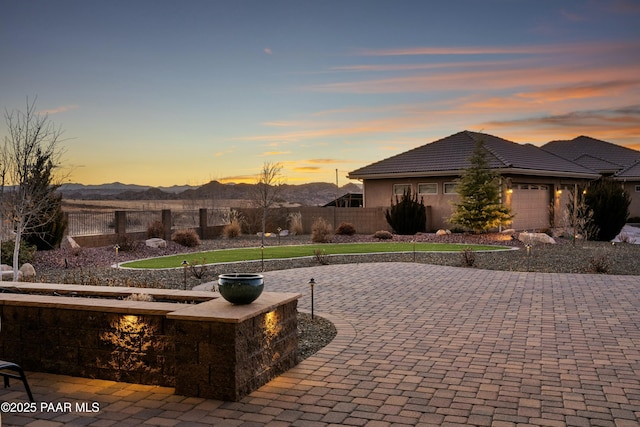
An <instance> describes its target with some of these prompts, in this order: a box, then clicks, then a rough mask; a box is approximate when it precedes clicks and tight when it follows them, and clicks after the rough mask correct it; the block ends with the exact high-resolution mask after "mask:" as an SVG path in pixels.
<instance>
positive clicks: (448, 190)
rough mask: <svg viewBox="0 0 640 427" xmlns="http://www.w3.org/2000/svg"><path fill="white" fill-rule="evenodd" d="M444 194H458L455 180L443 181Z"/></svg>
mask: <svg viewBox="0 0 640 427" xmlns="http://www.w3.org/2000/svg"><path fill="white" fill-rule="evenodd" d="M444 194H458V184H456V183H455V182H445V183H444Z"/></svg>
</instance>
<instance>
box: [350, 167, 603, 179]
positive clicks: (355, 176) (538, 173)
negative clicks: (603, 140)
mask: <svg viewBox="0 0 640 427" xmlns="http://www.w3.org/2000/svg"><path fill="white" fill-rule="evenodd" d="M493 170H495V171H496V172H498V173H500V174H502V175H506V174H514V175H533V176H553V177H559V178H582V179H597V178H599V177H600V175H599V174H596V173H586V172H564V171H549V170H540V169H520V168H498V169H493ZM464 171H465V170H464V169H456V170H446V171H424V172H387V173H378V174H371V173H370V174H349V175H348V178H350V179H391V178H393V179H398V178H420V177H437V176H460V175H462V173H463V172H464Z"/></svg>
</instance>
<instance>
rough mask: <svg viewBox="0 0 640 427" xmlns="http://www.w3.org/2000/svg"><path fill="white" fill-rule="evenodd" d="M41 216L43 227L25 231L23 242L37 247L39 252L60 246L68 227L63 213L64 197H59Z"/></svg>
mask: <svg viewBox="0 0 640 427" xmlns="http://www.w3.org/2000/svg"><path fill="white" fill-rule="evenodd" d="M39 215H40V218H41V221H42V222H41V225H39V226H36V227H35V228H32V229H30V230H29V231H26V230H25V234H24V235H23V240H22V242H26V243H28V244H30V245H33V246H35V247H36V249H37V250H39V251H46V250H50V249H53V248H55V247H58V246H60V242H62V238H63V237H64V232H65V230H66V229H67V225H68V224H67V219H66V217H65V215H64V213H63V212H62V195H57V196H56V197H55V198H54V199H53V200H52V201H51V204H49V205H48V206H47V207H46V208H44V209H43V210H42V212H41V213H40V214H39Z"/></svg>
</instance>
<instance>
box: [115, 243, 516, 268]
mask: <svg viewBox="0 0 640 427" xmlns="http://www.w3.org/2000/svg"><path fill="white" fill-rule="evenodd" d="M414 248H415V251H416V252H460V251H462V250H463V249H467V248H468V249H471V250H474V251H487V250H501V249H507V248H505V247H502V246H489V245H464V244H452V243H415V246H414V244H413V243H410V242H390V243H342V244H330V243H329V244H312V245H296V246H268V247H265V248H264V259H265V260H268V259H276V258H298V257H305V256H313V255H314V254H315V251H316V250H321V251H323V252H324V253H325V254H327V255H343V254H366V253H374V252H413V251H414ZM260 259H262V254H261V249H260V248H259V247H257V248H255V247H254V248H241V249H220V250H216V251H206V252H193V253H188V254H181V255H171V256H163V257H157V258H151V259H144V260H139V261H130V262H123V263H122V264H120V266H121V267H129V268H175V267H180V266H181V265H182V262H183V261H187V262H188V263H190V264H195V265H199V264H216V263H226V262H234V261H255V260H260Z"/></svg>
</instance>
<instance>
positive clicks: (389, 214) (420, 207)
mask: <svg viewBox="0 0 640 427" xmlns="http://www.w3.org/2000/svg"><path fill="white" fill-rule="evenodd" d="M385 218H386V219H387V223H388V224H389V225H390V226H391V228H393V231H395V232H396V233H397V234H404V235H412V234H416V233H418V232H424V231H425V230H426V224H427V210H426V208H425V206H424V202H423V200H422V199H420V201H418V195H417V194H415V195H413V196H412V195H411V191H407V192H405V193H403V195H402V198H401V199H398V196H396V200H395V203H393V200H392V201H391V207H390V208H389V209H387V211H386V212H385Z"/></svg>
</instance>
